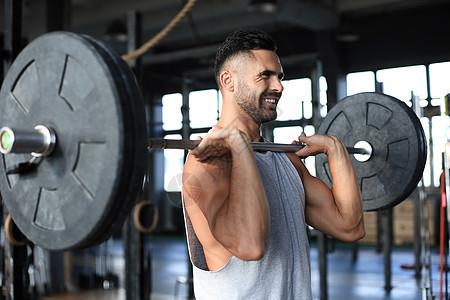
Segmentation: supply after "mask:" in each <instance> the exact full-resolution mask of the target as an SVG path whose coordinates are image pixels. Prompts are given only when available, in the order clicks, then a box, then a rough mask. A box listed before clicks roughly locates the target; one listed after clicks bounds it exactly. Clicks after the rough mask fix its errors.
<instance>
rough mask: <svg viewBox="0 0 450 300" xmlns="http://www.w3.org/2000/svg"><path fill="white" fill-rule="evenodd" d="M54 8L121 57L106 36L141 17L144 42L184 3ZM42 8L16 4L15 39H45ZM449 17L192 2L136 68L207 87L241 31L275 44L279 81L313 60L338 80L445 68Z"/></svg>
mask: <svg viewBox="0 0 450 300" xmlns="http://www.w3.org/2000/svg"><path fill="white" fill-rule="evenodd" d="M47 1H48V2H52V1H51V0H47ZM57 1H66V3H69V4H70V5H66V9H65V10H64V13H65V22H66V24H68V25H67V28H68V29H69V30H70V31H74V32H78V33H86V34H89V35H92V36H93V37H95V38H100V39H103V40H106V41H107V42H108V43H109V44H111V45H113V47H114V48H115V49H116V50H117V51H118V52H119V53H120V54H124V53H126V52H127V48H126V47H127V46H126V42H125V41H124V39H123V38H124V37H125V40H126V36H124V35H123V34H122V35H119V39H117V38H116V37H117V36H116V37H114V36H113V35H111V34H109V35H108V34H107V33H108V31H109V32H111V30H113V31H114V30H115V31H116V32H117V31H118V32H119V33H120V31H121V27H122V31H123V30H125V29H124V28H126V22H127V12H129V11H132V10H136V11H139V12H140V13H141V14H142V37H143V41H147V40H149V39H150V38H152V37H154V36H155V35H156V34H157V33H158V32H159V31H160V30H161V29H162V28H164V26H166V25H167V24H168V23H169V22H170V21H171V20H172V19H173V18H174V17H175V15H176V14H177V13H178V12H179V11H180V10H181V9H182V7H183V5H184V4H185V3H186V2H187V1H186V0H127V1H123V0H57ZM1 2H4V0H3V1H1ZM42 2H45V1H44V0H32V1H31V0H28V1H24V7H23V35H24V38H25V39H26V40H27V41H29V40H31V39H34V38H35V37H37V36H39V35H41V34H42V33H44V32H45V24H44V23H45V17H43V16H45V6H44V5H42ZM48 2H47V3H48ZM53 2H55V1H53ZM261 2H267V3H268V5H267V6H265V7H266V8H268V9H267V10H268V11H266V12H263V11H261V9H259V8H260V7H261V5H259V6H258V4H261ZM40 3H41V4H40ZM267 3H266V4H267ZM67 7H69V9H67ZM2 9H3V5H2ZM449 15H450V0H198V1H197V2H196V4H195V5H194V7H193V8H192V10H191V11H190V12H189V13H188V14H187V15H186V17H185V18H183V19H182V20H181V22H180V23H179V24H178V25H177V26H176V27H175V28H174V29H173V30H172V31H171V32H170V33H169V34H168V35H167V36H165V37H164V38H163V39H162V40H161V41H160V42H158V43H157V44H156V46H155V47H153V48H152V49H151V50H150V51H149V52H148V53H146V54H145V55H144V56H143V62H144V64H145V67H146V69H147V70H149V71H150V72H151V73H153V74H158V76H162V77H164V76H167V77H171V76H175V77H182V78H192V79H198V80H203V81H205V83H207V82H209V81H212V65H213V62H214V54H215V51H216V50H217V47H218V44H219V43H220V42H221V41H223V39H224V38H225V37H226V36H227V35H228V34H229V33H230V32H232V31H234V30H235V29H238V28H243V27H258V28H261V29H263V30H266V31H268V32H269V33H271V34H272V35H273V36H274V37H275V40H276V41H277V43H278V48H279V51H278V53H279V55H280V57H281V59H282V63H283V66H284V68H285V73H286V74H287V79H291V78H299V77H304V76H305V74H306V76H307V74H309V69H310V67H311V64H314V63H315V62H316V61H317V59H320V60H321V61H322V62H323V65H324V66H325V67H324V68H332V69H333V70H334V72H338V73H341V74H346V73H349V72H357V71H367V70H376V69H382V68H390V67H398V66H408V65H416V64H429V63H434V62H442V61H450V24H449V21H448V20H449ZM47 22H48V20H47ZM2 26H3V25H2ZM120 36H121V37H122V40H121V39H120ZM325 73H327V72H325Z"/></svg>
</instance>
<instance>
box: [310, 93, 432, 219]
mask: <svg viewBox="0 0 450 300" xmlns="http://www.w3.org/2000/svg"><path fill="white" fill-rule="evenodd" d="M318 133H321V134H332V135H336V136H338V137H339V138H340V139H341V140H342V141H343V142H344V144H345V145H346V146H350V147H353V146H354V145H355V144H356V143H357V142H358V141H366V142H368V143H369V144H370V145H371V146H372V148H373V154H372V156H371V157H370V159H369V160H368V161H366V162H360V161H358V160H356V159H355V157H354V156H353V155H350V157H351V159H352V162H353V166H354V168H355V172H356V176H357V178H358V183H359V186H360V189H361V196H362V200H363V208H364V210H365V211H374V210H381V209H386V208H390V207H393V206H394V205H396V204H398V203H400V202H401V201H403V200H404V199H406V198H407V197H408V196H409V195H410V194H411V193H412V191H413V190H414V189H415V188H416V186H417V184H418V183H419V181H420V179H421V178H422V174H423V170H424V168H425V163H426V157H427V147H426V138H425V134H424V131H423V128H422V125H421V123H420V120H419V118H418V117H417V116H416V114H415V113H414V112H413V111H412V109H411V108H409V107H408V106H407V105H406V104H405V103H404V102H402V101H400V100H398V99H396V98H394V97H391V96H387V95H384V94H379V93H360V94H356V95H352V96H349V97H346V98H344V99H343V100H341V101H339V102H338V103H337V105H335V107H333V109H331V110H330V112H329V113H328V115H327V116H326V117H325V118H324V119H323V120H322V122H321V124H320V125H319V128H318ZM316 172H317V176H318V177H319V178H320V179H322V180H323V181H324V182H325V183H326V184H327V185H328V186H329V187H331V185H332V182H331V175H330V170H329V166H328V162H327V157H326V155H324V154H320V155H318V156H316Z"/></svg>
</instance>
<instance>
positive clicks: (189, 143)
mask: <svg viewBox="0 0 450 300" xmlns="http://www.w3.org/2000/svg"><path fill="white" fill-rule="evenodd" d="M200 142H201V140H181V139H178V140H177V139H162V138H150V139H148V147H147V148H148V149H149V150H155V149H183V150H192V149H195V148H196V147H198V145H199V144H200ZM362 142H363V143H361V142H360V144H358V145H361V146H362V145H365V146H366V147H365V148H363V147H361V148H355V147H346V148H347V151H348V153H349V154H359V155H368V156H369V157H370V155H371V153H372V149H371V147H370V144H369V143H367V142H364V141H362ZM55 143H56V135H55V133H54V131H53V130H52V129H50V128H47V127H46V126H44V125H37V126H36V127H35V128H34V130H17V129H13V128H10V127H7V126H5V127H2V128H1V129H0V152H1V153H3V154H10V153H30V154H31V155H33V156H36V157H43V156H48V155H50V154H51V153H52V150H53V149H54V147H55ZM250 144H251V146H252V148H253V150H261V151H279V152H296V151H298V150H300V149H303V148H304V147H305V145H304V144H281V143H270V142H251V143H250Z"/></svg>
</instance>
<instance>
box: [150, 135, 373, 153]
mask: <svg viewBox="0 0 450 300" xmlns="http://www.w3.org/2000/svg"><path fill="white" fill-rule="evenodd" d="M200 142H201V140H185V139H182V140H177V139H162V138H151V139H149V140H148V147H147V148H148V149H149V150H153V149H184V150H192V149H195V148H196V147H197V146H198V145H199V144H200ZM250 144H251V146H252V148H253V150H261V151H279V152H297V151H298V150H301V149H303V148H304V147H305V145H304V144H281V143H270V142H251V143H250ZM366 145H369V144H368V143H366ZM346 148H347V151H348V153H349V154H360V155H369V156H370V154H371V149H370V147H367V148H355V147H346Z"/></svg>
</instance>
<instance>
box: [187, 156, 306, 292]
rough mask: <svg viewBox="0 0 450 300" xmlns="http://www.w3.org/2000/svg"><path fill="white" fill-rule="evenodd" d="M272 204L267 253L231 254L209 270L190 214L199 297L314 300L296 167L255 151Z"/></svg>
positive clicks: (284, 158)
mask: <svg viewBox="0 0 450 300" xmlns="http://www.w3.org/2000/svg"><path fill="white" fill-rule="evenodd" d="M255 158H256V164H257V166H258V169H259V173H260V175H261V179H262V181H263V184H264V189H265V191H266V195H267V198H268V200H269V207H270V236H269V242H268V245H267V247H266V250H265V253H264V257H263V258H262V259H260V260H258V261H242V260H240V259H238V258H236V257H234V256H233V257H232V258H231V259H230V260H229V262H228V263H227V264H226V265H225V266H224V267H223V268H222V269H220V270H218V271H209V270H208V266H207V264H206V261H205V256H204V252H203V247H202V245H201V243H200V242H199V240H198V239H197V236H196V235H195V232H194V230H193V227H192V225H191V222H190V219H189V216H188V215H187V214H186V213H185V223H186V232H187V238H188V247H189V254H190V258H191V262H192V264H193V269H194V291H195V297H196V299H227V300H230V299H312V293H311V266H310V256H309V242H308V237H307V232H306V231H307V228H306V223H305V214H304V208H305V193H304V189H303V184H302V181H301V179H300V176H299V175H298V173H297V171H296V169H295V168H294V166H293V165H292V163H291V161H290V160H289V158H288V157H287V156H286V154H284V153H277V152H266V153H259V152H255Z"/></svg>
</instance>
